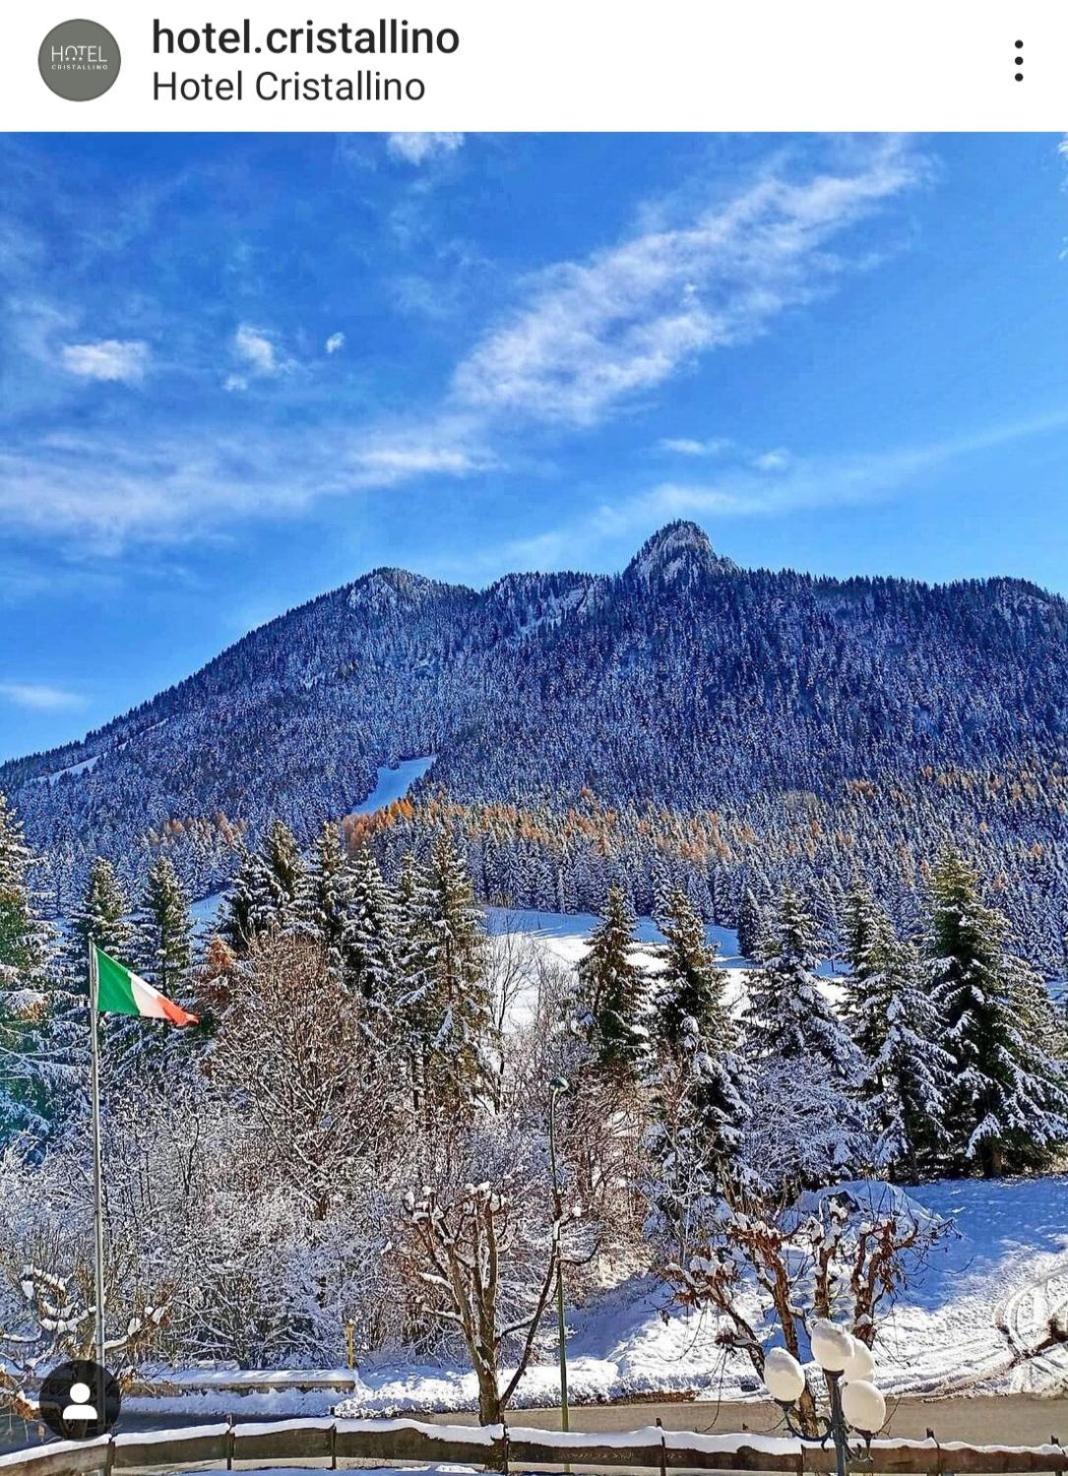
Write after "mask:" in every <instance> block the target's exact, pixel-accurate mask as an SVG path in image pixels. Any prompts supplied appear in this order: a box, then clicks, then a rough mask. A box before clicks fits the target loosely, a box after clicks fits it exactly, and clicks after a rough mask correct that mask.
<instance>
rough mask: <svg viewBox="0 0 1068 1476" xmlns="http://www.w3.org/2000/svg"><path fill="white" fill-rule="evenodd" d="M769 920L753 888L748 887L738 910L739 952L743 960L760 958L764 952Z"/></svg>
mask: <svg viewBox="0 0 1068 1476" xmlns="http://www.w3.org/2000/svg"><path fill="white" fill-rule="evenodd" d="M766 933H767V919H766V917H765V916H764V909H763V908H762V907H761V905H760V903H759V902H758V901H757V899H756V895H755V893H754V892H753V889H752V887H746V889H745V892H744V893H743V895H742V902H741V906H740V907H739V909H738V952H739V953H740V954H741V955H742V957H743V958H752V959H756V958H760V956H761V954H762V953H763V952H764V939H765V935H766Z"/></svg>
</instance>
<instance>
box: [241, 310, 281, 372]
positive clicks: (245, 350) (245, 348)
mask: <svg viewBox="0 0 1068 1476" xmlns="http://www.w3.org/2000/svg"><path fill="white" fill-rule="evenodd" d="M234 352H235V353H236V354H237V356H238V358H239V359H241V361H242V362H243V363H244V364H246V365H247V366H248V369H249V370H250V371H251V372H252V373H253V374H263V375H272V374H281V373H282V371H283V370H284V369H286V368H288V367H289V366H288V363H287V361H286V360H285V359H283V358H281V357H280V356H279V353H278V349H277V348H276V346H275V342H274V339H273V338H272V337H271V335H270V334H269V333H268V332H267V330H266V329H264V328H253V327H252V325H251V324H250V323H241V324H240V325H239V326H238V329H237V332H236V333H235V334H234Z"/></svg>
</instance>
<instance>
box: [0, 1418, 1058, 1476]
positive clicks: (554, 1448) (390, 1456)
mask: <svg viewBox="0 0 1068 1476" xmlns="http://www.w3.org/2000/svg"><path fill="white" fill-rule="evenodd" d="M311 1460H314V1461H317V1462H321V1463H323V1464H325V1465H327V1466H329V1467H330V1468H332V1469H337V1467H338V1465H339V1464H340V1463H342V1462H348V1461H360V1462H363V1463H366V1464H370V1465H376V1466H389V1465H393V1464H394V1463H396V1462H398V1461H402V1462H408V1461H411V1462H419V1463H424V1464H429V1465H438V1464H440V1463H441V1462H449V1463H452V1464H461V1465H465V1466H481V1467H489V1468H492V1469H494V1470H499V1471H504V1472H513V1473H514V1472H519V1471H526V1470H529V1469H531V1468H539V1467H553V1466H565V1465H568V1464H570V1465H572V1466H580V1467H583V1468H591V1469H601V1470H609V1471H611V1470H613V1469H616V1468H619V1467H639V1468H642V1467H645V1468H648V1469H650V1470H655V1471H658V1472H659V1473H660V1476H666V1473H667V1472H668V1471H669V1470H671V1471H677V1470H689V1471H768V1472H778V1471H784V1472H792V1473H794V1476H805V1473H808V1472H818V1473H824V1472H831V1471H833V1470H834V1452H833V1450H832V1449H830V1448H829V1447H824V1446H821V1445H819V1444H813V1443H810V1442H807V1441H806V1442H802V1441H799V1440H794V1439H792V1438H786V1437H781V1436H774V1435H753V1434H740V1435H700V1434H697V1433H696V1432H694V1431H690V1430H664V1429H662V1428H660V1426H648V1427H647V1428H646V1429H643V1430H631V1431H628V1432H626V1433H622V1434H616V1433H612V1434H607V1433H606V1434H587V1433H584V1432H578V1431H572V1432H571V1433H570V1434H563V1433H561V1432H559V1431H552V1430H535V1429H530V1428H524V1427H522V1426H519V1425H515V1426H506V1425H489V1426H477V1425H475V1426H471V1425H429V1424H423V1423H421V1422H420V1421H418V1420H329V1419H312V1420H285V1421H280V1422H277V1423H270V1424H232V1423H227V1424H217V1425H201V1426H189V1427H186V1428H184V1429H177V1430H159V1431H149V1432H146V1433H143V1434H141V1433H138V1434H133V1433H131V1434H125V1435H123V1434H119V1435H110V1436H102V1437H101V1438H99V1439H98V1440H90V1441H84V1442H73V1441H58V1442H55V1443H52V1444H47V1445H40V1446H33V1447H29V1448H27V1449H25V1450H19V1451H12V1452H9V1453H7V1454H5V1455H0V1476H96V1473H98V1472H99V1473H103V1476H111V1473H112V1472H114V1471H131V1470H145V1469H149V1468H152V1467H166V1468H168V1469H172V1470H173V1469H176V1468H178V1467H183V1466H195V1465H200V1464H204V1463H208V1464H211V1465H213V1466H218V1467H225V1468H226V1469H232V1468H233V1467H234V1466H235V1464H237V1463H241V1464H242V1465H245V1464H248V1463H253V1464H255V1465H257V1466H266V1465H271V1464H274V1463H279V1462H281V1463H286V1464H291V1463H292V1462H294V1461H311ZM869 1462H870V1464H869ZM864 1467H865V1469H866V1470H870V1471H872V1472H886V1473H891V1476H893V1473H901V1476H920V1473H930V1476H994V1473H1005V1472H1017V1471H1018V1472H1026V1471H1048V1472H1059V1473H1068V1450H1066V1449H1065V1448H1064V1447H1062V1446H1061V1445H1036V1446H973V1445H964V1444H961V1443H960V1442H957V1441H953V1442H950V1443H948V1444H945V1445H940V1444H939V1443H938V1442H937V1441H936V1440H874V1441H872V1443H871V1448H870V1451H869V1453H868V1458H867V1459H865V1461H864Z"/></svg>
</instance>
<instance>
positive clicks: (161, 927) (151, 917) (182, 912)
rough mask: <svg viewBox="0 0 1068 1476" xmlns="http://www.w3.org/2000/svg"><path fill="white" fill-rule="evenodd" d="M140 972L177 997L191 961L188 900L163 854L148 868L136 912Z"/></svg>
mask: <svg viewBox="0 0 1068 1476" xmlns="http://www.w3.org/2000/svg"><path fill="white" fill-rule="evenodd" d="M137 928H138V935H139V944H140V962H141V966H142V972H143V973H144V975H145V977H146V978H147V979H148V981H149V982H150V983H152V984H154V985H155V986H156V988H157V989H159V990H160V991H161V992H162V993H163V994H165V995H167V996H168V998H170V999H180V998H181V997H182V995H183V993H184V992H185V989H186V986H187V984H188V982H189V976H190V971H191V969H192V965H193V923H192V919H191V918H190V916H189V902H188V900H187V898H186V895H185V891H184V890H183V888H182V884H181V882H180V881H179V880H178V874H177V872H176V871H175V869H174V864H173V862H172V861H171V859H170V857H169V856H167V855H166V854H162V855H160V856H159V857H158V858H157V860H156V861H154V862H153V864H152V866H151V867H150V868H149V872H148V879H147V881H146V883H145V890H144V895H143V896H142V899H141V906H140V908H139V910H138V914H137Z"/></svg>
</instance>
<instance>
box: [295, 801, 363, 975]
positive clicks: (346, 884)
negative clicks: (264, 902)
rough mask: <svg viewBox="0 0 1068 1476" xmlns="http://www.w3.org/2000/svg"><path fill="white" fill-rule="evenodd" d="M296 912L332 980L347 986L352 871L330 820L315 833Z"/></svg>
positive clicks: (339, 836) (339, 832) (335, 827)
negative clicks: (316, 944)
mask: <svg viewBox="0 0 1068 1476" xmlns="http://www.w3.org/2000/svg"><path fill="white" fill-rule="evenodd" d="M300 911H301V915H302V917H303V920H304V923H305V924H306V926H307V927H308V928H309V929H310V931H311V932H312V933H313V934H314V936H315V937H316V938H317V939H318V941H319V942H320V944H321V945H322V948H323V951H324V953H325V955H326V959H327V964H328V967H329V969H330V972H331V974H332V975H333V977H334V978H335V979H337V980H339V981H342V982H349V981H348V974H349V962H350V961H349V955H348V947H347V943H346V935H347V933H348V931H349V929H350V928H351V926H352V869H351V867H350V866H349V862H348V858H347V857H346V855H345V849H344V846H343V845H342V843H341V830H340V828H339V826H338V825H336V824H335V823H334V822H333V821H332V820H327V821H325V822H324V824H323V828H322V829H321V830H320V832H319V838H318V840H317V841H316V845H315V852H314V855H313V858H312V864H311V866H310V867H309V868H308V871H307V874H306V876H305V879H304V891H303V894H302V896H301V899H300Z"/></svg>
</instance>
